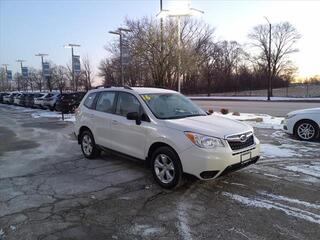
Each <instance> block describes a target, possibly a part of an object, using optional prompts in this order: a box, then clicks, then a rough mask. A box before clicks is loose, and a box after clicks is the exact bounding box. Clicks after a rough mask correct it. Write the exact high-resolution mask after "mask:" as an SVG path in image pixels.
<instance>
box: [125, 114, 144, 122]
mask: <svg viewBox="0 0 320 240" xmlns="http://www.w3.org/2000/svg"><path fill="white" fill-rule="evenodd" d="M127 119H128V120H135V121H136V124H137V125H140V124H141V118H140V115H139V113H137V112H130V113H128V114H127Z"/></svg>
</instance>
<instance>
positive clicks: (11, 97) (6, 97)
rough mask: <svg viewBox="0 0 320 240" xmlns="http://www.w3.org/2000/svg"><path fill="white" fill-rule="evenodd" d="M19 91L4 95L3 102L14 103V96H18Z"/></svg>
mask: <svg viewBox="0 0 320 240" xmlns="http://www.w3.org/2000/svg"><path fill="white" fill-rule="evenodd" d="M17 94H18V93H17V92H12V93H10V94H9V95H6V96H4V97H3V103H7V104H13V98H14V96H16V95H17Z"/></svg>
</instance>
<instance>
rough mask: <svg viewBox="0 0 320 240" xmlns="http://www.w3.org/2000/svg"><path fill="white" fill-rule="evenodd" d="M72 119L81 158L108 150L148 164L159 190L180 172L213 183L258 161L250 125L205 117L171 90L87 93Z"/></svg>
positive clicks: (175, 180) (177, 178)
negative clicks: (212, 180)
mask: <svg viewBox="0 0 320 240" xmlns="http://www.w3.org/2000/svg"><path fill="white" fill-rule="evenodd" d="M75 118H76V121H75V125H74V132H75V134H76V136H77V137H78V143H79V144H80V145H81V150H82V152H83V154H84V156H85V157H86V158H89V159H90V158H94V157H97V156H98V155H99V153H100V152H101V151H102V150H105V149H108V150H110V149H111V150H113V151H115V152H117V153H122V154H123V155H124V156H131V157H133V158H135V159H141V160H144V161H147V163H148V165H149V166H150V167H151V171H152V174H153V177H154V179H155V181H156V182H157V183H158V184H159V185H160V186H162V187H164V188H174V187H176V186H178V185H179V183H181V179H182V176H183V173H188V174H191V175H194V176H196V177H197V178H199V179H202V180H210V179H215V178H217V177H220V176H224V175H226V174H228V173H230V172H233V171H236V170H239V169H242V168H244V167H247V166H249V165H251V164H254V163H256V162H257V161H258V159H259V156H260V142H259V140H258V139H257V138H256V137H255V135H254V131H253V128H252V126H250V125H248V124H246V123H243V122H240V121H236V120H232V119H228V118H225V117H222V116H215V115H207V114H206V113H205V112H204V111H203V110H202V109H201V108H200V107H198V106H197V105H196V104H194V103H193V102H192V101H191V100H190V99H188V98H187V97H185V96H183V95H182V94H180V93H178V92H175V91H172V90H166V89H159V88H143V87H136V88H130V87H110V88H108V89H107V88H102V89H96V90H91V91H89V92H88V93H87V95H86V97H85V98H84V99H83V101H82V102H81V104H80V106H79V107H78V109H77V111H76V114H75Z"/></svg>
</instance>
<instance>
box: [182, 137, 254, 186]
mask: <svg viewBox="0 0 320 240" xmlns="http://www.w3.org/2000/svg"><path fill="white" fill-rule="evenodd" d="M259 156H260V142H259V140H258V139H257V138H255V144H254V145H252V146H250V147H248V148H245V149H241V150H239V151H232V150H231V148H230V147H229V146H225V147H219V148H217V149H203V148H199V147H197V146H192V147H191V148H189V149H187V150H185V151H183V152H181V153H180V154H179V157H180V160H181V164H182V167H183V171H184V172H186V173H189V174H192V175H194V176H196V177H198V178H199V179H203V180H209V179H214V178H217V177H219V176H222V175H225V174H226V173H228V172H233V171H236V170H238V169H241V168H244V167H246V166H249V165H250V164H253V163H256V162H257V161H258V159H259Z"/></svg>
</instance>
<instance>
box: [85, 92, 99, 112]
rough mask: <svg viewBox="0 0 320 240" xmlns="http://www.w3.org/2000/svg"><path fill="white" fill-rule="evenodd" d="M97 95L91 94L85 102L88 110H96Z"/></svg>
mask: <svg viewBox="0 0 320 240" xmlns="http://www.w3.org/2000/svg"><path fill="white" fill-rule="evenodd" d="M96 96H97V93H90V94H89V96H88V97H87V98H86V100H85V101H84V103H83V105H85V106H86V107H87V108H90V109H93V108H94V99H95V98H96Z"/></svg>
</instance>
